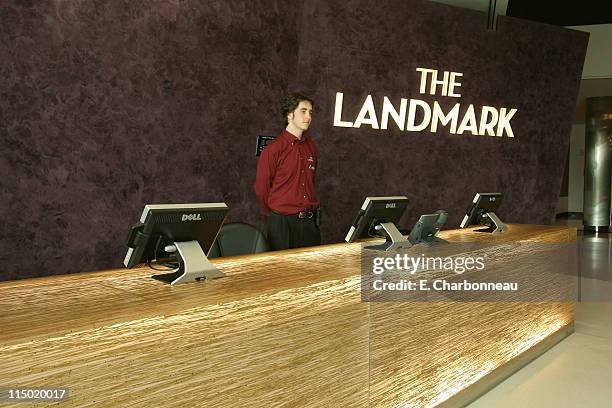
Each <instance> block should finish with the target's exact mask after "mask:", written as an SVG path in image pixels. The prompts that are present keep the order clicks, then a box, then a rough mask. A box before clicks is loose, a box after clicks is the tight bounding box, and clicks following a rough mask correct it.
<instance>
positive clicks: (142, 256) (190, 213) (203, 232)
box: [123, 203, 228, 283]
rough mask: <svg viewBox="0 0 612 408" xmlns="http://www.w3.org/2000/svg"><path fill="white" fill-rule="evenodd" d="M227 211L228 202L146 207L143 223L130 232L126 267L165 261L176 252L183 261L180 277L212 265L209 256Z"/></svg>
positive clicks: (142, 218)
mask: <svg viewBox="0 0 612 408" xmlns="http://www.w3.org/2000/svg"><path fill="white" fill-rule="evenodd" d="M227 211H228V207H227V205H225V203H197V204H147V205H146V206H145V208H144V210H143V212H142V215H141V217H140V222H139V223H137V224H135V225H133V226H132V227H131V229H130V233H129V235H128V242H127V245H128V247H129V249H128V251H127V254H126V256H125V259H124V262H123V263H124V265H125V266H126V267H127V268H133V267H134V266H136V265H138V264H142V263H150V262H152V261H160V260H165V259H167V258H169V257H170V256H172V253H173V252H176V253H177V257H178V258H179V261H180V262H181V267H180V268H179V271H177V272H176V273H177V274H179V273H181V272H184V269H185V268H187V269H188V270H189V269H194V268H196V269H197V268H198V267H200V268H202V267H210V266H212V264H211V263H210V262H209V261H208V259H206V255H207V254H208V252H209V251H210V249H211V247H212V245H213V243H214V241H215V238H216V237H217V234H218V233H219V230H220V229H221V226H222V225H223V221H224V220H225V216H226V214H227ZM188 243H189V244H188ZM202 258H203V259H202ZM181 268H182V270H181ZM219 273H220V272H219ZM208 277H212V274H211V275H209V276H208ZM157 278H159V276H157ZM170 278H172V276H169V277H168V279H170ZM185 279H186V278H183V280H185ZM160 280H164V279H162V278H160ZM166 280H167V279H166ZM192 280H195V279H192ZM177 283H178V282H177Z"/></svg>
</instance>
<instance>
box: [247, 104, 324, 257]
mask: <svg viewBox="0 0 612 408" xmlns="http://www.w3.org/2000/svg"><path fill="white" fill-rule="evenodd" d="M313 106H314V103H313V101H312V99H310V98H309V97H307V96H305V95H302V94H300V93H292V94H289V95H287V96H286V97H285V98H284V99H283V100H282V102H281V113H282V115H283V118H284V119H285V130H283V131H282V132H281V134H280V135H279V136H278V137H277V138H276V139H274V141H272V142H271V143H270V144H268V145H267V146H266V147H265V148H264V149H263V151H262V152H261V156H260V157H259V162H258V163H257V177H256V179H255V194H256V195H257V199H258V200H259V204H260V205H261V209H262V211H263V214H264V215H265V216H267V217H268V241H269V243H270V246H271V248H272V249H273V250H279V249H288V248H299V247H305V246H313V245H320V244H321V232H320V231H319V225H318V224H319V222H318V220H319V217H318V215H319V211H318V209H319V199H318V198H317V192H316V188H315V175H316V174H317V148H316V146H315V144H314V142H313V141H312V139H311V138H310V137H308V136H306V135H305V134H304V132H305V131H306V130H308V128H309V127H310V124H311V121H312V110H313Z"/></svg>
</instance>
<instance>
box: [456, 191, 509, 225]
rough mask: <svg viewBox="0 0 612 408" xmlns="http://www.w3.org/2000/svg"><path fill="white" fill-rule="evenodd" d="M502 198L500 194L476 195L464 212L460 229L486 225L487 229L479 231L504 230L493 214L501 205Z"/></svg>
mask: <svg viewBox="0 0 612 408" xmlns="http://www.w3.org/2000/svg"><path fill="white" fill-rule="evenodd" d="M503 197H504V196H503V195H502V194H501V193H476V195H475V196H474V199H473V200H472V202H471V203H470V205H469V206H468V208H467V210H466V212H465V216H464V217H463V220H462V221H461V224H460V227H461V228H466V227H469V226H470V225H486V226H488V227H489V228H485V229H483V230H479V231H483V232H497V231H503V230H505V229H506V226H505V225H504V224H503V223H502V222H501V220H499V218H497V215H496V214H495V212H496V211H497V210H498V209H499V206H500V205H501V202H502V199H503Z"/></svg>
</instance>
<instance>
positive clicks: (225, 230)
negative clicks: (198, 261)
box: [208, 222, 270, 258]
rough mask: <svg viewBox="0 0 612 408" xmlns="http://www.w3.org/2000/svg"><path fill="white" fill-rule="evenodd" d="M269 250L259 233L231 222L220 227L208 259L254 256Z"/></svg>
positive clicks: (263, 237)
mask: <svg viewBox="0 0 612 408" xmlns="http://www.w3.org/2000/svg"><path fill="white" fill-rule="evenodd" d="M269 250H270V247H269V245H268V241H267V240H266V237H265V236H264V235H263V234H262V233H261V231H259V230H258V229H257V228H255V227H254V226H252V225H249V224H244V223H241V222H233V223H229V224H225V225H223V227H221V230H220V231H219V234H218V235H217V239H216V240H215V242H214V243H213V245H212V247H211V249H210V252H209V253H208V258H220V257H222V256H233V255H247V254H255V253H258V252H266V251H269Z"/></svg>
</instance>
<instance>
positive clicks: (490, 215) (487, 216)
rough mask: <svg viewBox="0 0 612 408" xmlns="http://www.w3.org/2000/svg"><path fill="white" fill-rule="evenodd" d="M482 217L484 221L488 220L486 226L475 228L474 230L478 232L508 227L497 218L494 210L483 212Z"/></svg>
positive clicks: (502, 230)
mask: <svg viewBox="0 0 612 408" xmlns="http://www.w3.org/2000/svg"><path fill="white" fill-rule="evenodd" d="M482 218H483V219H484V220H485V221H486V220H489V221H488V222H486V225H488V226H489V227H488V228H481V229H477V230H474V231H478V232H504V231H507V230H508V227H507V226H506V224H504V223H503V222H502V220H500V219H499V217H498V216H497V215H495V213H494V212H487V213H484V214H483V215H482Z"/></svg>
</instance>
